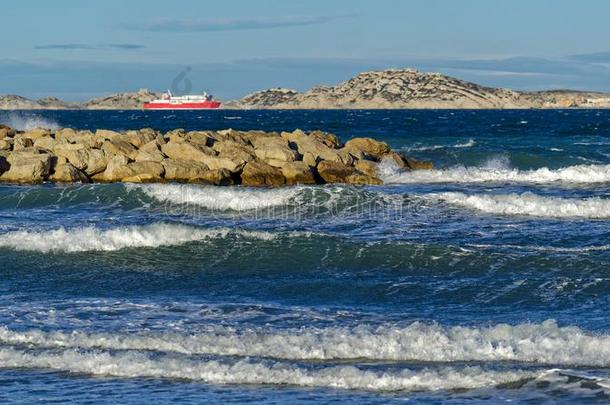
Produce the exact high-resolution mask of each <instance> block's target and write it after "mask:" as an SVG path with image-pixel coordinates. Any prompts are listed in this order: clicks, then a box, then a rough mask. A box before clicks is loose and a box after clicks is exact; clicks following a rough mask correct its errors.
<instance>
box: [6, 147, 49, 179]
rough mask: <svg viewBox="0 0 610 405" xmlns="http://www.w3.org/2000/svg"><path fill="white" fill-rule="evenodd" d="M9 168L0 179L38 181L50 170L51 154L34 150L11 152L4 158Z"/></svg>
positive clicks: (44, 177)
mask: <svg viewBox="0 0 610 405" xmlns="http://www.w3.org/2000/svg"><path fill="white" fill-rule="evenodd" d="M6 160H7V162H8V164H9V165H10V167H9V169H8V170H7V171H5V172H4V173H2V175H1V176H0V180H2V181H7V182H15V183H40V182H42V181H44V180H45V179H46V177H47V176H48V175H49V172H50V170H51V155H50V154H47V153H35V152H13V153H11V154H10V155H8V157H7V158H6Z"/></svg>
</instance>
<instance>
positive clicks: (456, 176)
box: [380, 163, 610, 184]
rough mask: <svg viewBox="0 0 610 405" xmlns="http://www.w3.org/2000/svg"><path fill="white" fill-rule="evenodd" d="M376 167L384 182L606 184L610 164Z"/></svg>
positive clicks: (386, 164)
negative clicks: (559, 166) (413, 168)
mask: <svg viewBox="0 0 610 405" xmlns="http://www.w3.org/2000/svg"><path fill="white" fill-rule="evenodd" d="M382 166H383V167H382V170H380V172H381V175H382V180H383V181H384V182H385V183H388V184H391V183H482V182H511V183H553V182H564V183H606V182H610V165H598V164H591V165H575V166H567V167H563V168H560V169H555V170H553V169H549V168H546V167H543V168H541V169H536V170H519V169H511V168H508V167H503V166H498V167H493V166H490V165H488V164H486V165H484V166H481V167H464V166H454V167H451V168H448V169H435V170H413V171H403V172H400V171H397V170H396V168H395V167H392V166H390V165H389V164H388V163H385V164H383V165H382Z"/></svg>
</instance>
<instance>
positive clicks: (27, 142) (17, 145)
mask: <svg viewBox="0 0 610 405" xmlns="http://www.w3.org/2000/svg"><path fill="white" fill-rule="evenodd" d="M32 146H34V142H33V141H32V140H31V139H30V138H23V137H18V138H14V139H13V150H23V149H26V148H31V147H32Z"/></svg>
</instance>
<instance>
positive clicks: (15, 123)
mask: <svg viewBox="0 0 610 405" xmlns="http://www.w3.org/2000/svg"><path fill="white" fill-rule="evenodd" d="M2 123H4V124H6V125H8V126H9V127H11V128H14V129H17V130H19V131H29V130H31V129H34V128H48V129H59V128H60V126H59V124H58V123H57V122H55V121H53V120H51V119H48V118H44V117H40V116H38V115H23V114H17V113H10V114H9V115H8V116H7V117H6V118H4V117H3V118H2Z"/></svg>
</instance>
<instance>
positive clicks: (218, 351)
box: [0, 320, 610, 367]
mask: <svg viewBox="0 0 610 405" xmlns="http://www.w3.org/2000/svg"><path fill="white" fill-rule="evenodd" d="M0 342H2V343H4V344H11V345H18V344H26V345H28V346H37V347H59V348H85V349H96V348H97V349H108V350H146V351H149V350H158V351H163V352H175V353H181V354H187V355H201V354H208V355H222V356H242V357H249V356H256V357H268V358H276V359H292V360H339V359H341V360H346V359H367V360H396V361H429V362H455V361H520V362H533V363H541V364H554V365H565V366H573V365H582V366H599V367H608V366H610V335H607V334H599V335H598V334H592V333H587V332H585V331H583V330H581V329H579V328H578V327H574V326H567V327H559V326H558V325H557V323H556V322H555V321H553V320H549V321H545V322H543V323H531V324H530V323H525V324H519V325H507V324H499V325H495V326H490V327H464V326H455V327H443V326H440V325H438V324H425V323H420V322H415V323H413V324H411V325H408V326H406V327H397V326H391V325H383V326H378V327H369V326H358V327H352V328H348V327H328V328H323V329H318V328H299V329H287V330H265V329H245V330H242V331H238V330H236V329H234V328H231V327H221V326H218V327H214V328H212V327H210V329H207V330H203V331H199V332H197V333H185V332H172V333H169V332H165V333H137V334H128V333H112V334H107V333H84V332H79V331H75V332H70V333H66V332H44V331H40V330H29V331H19V332H18V331H13V330H9V329H7V328H4V327H3V328H0Z"/></svg>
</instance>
